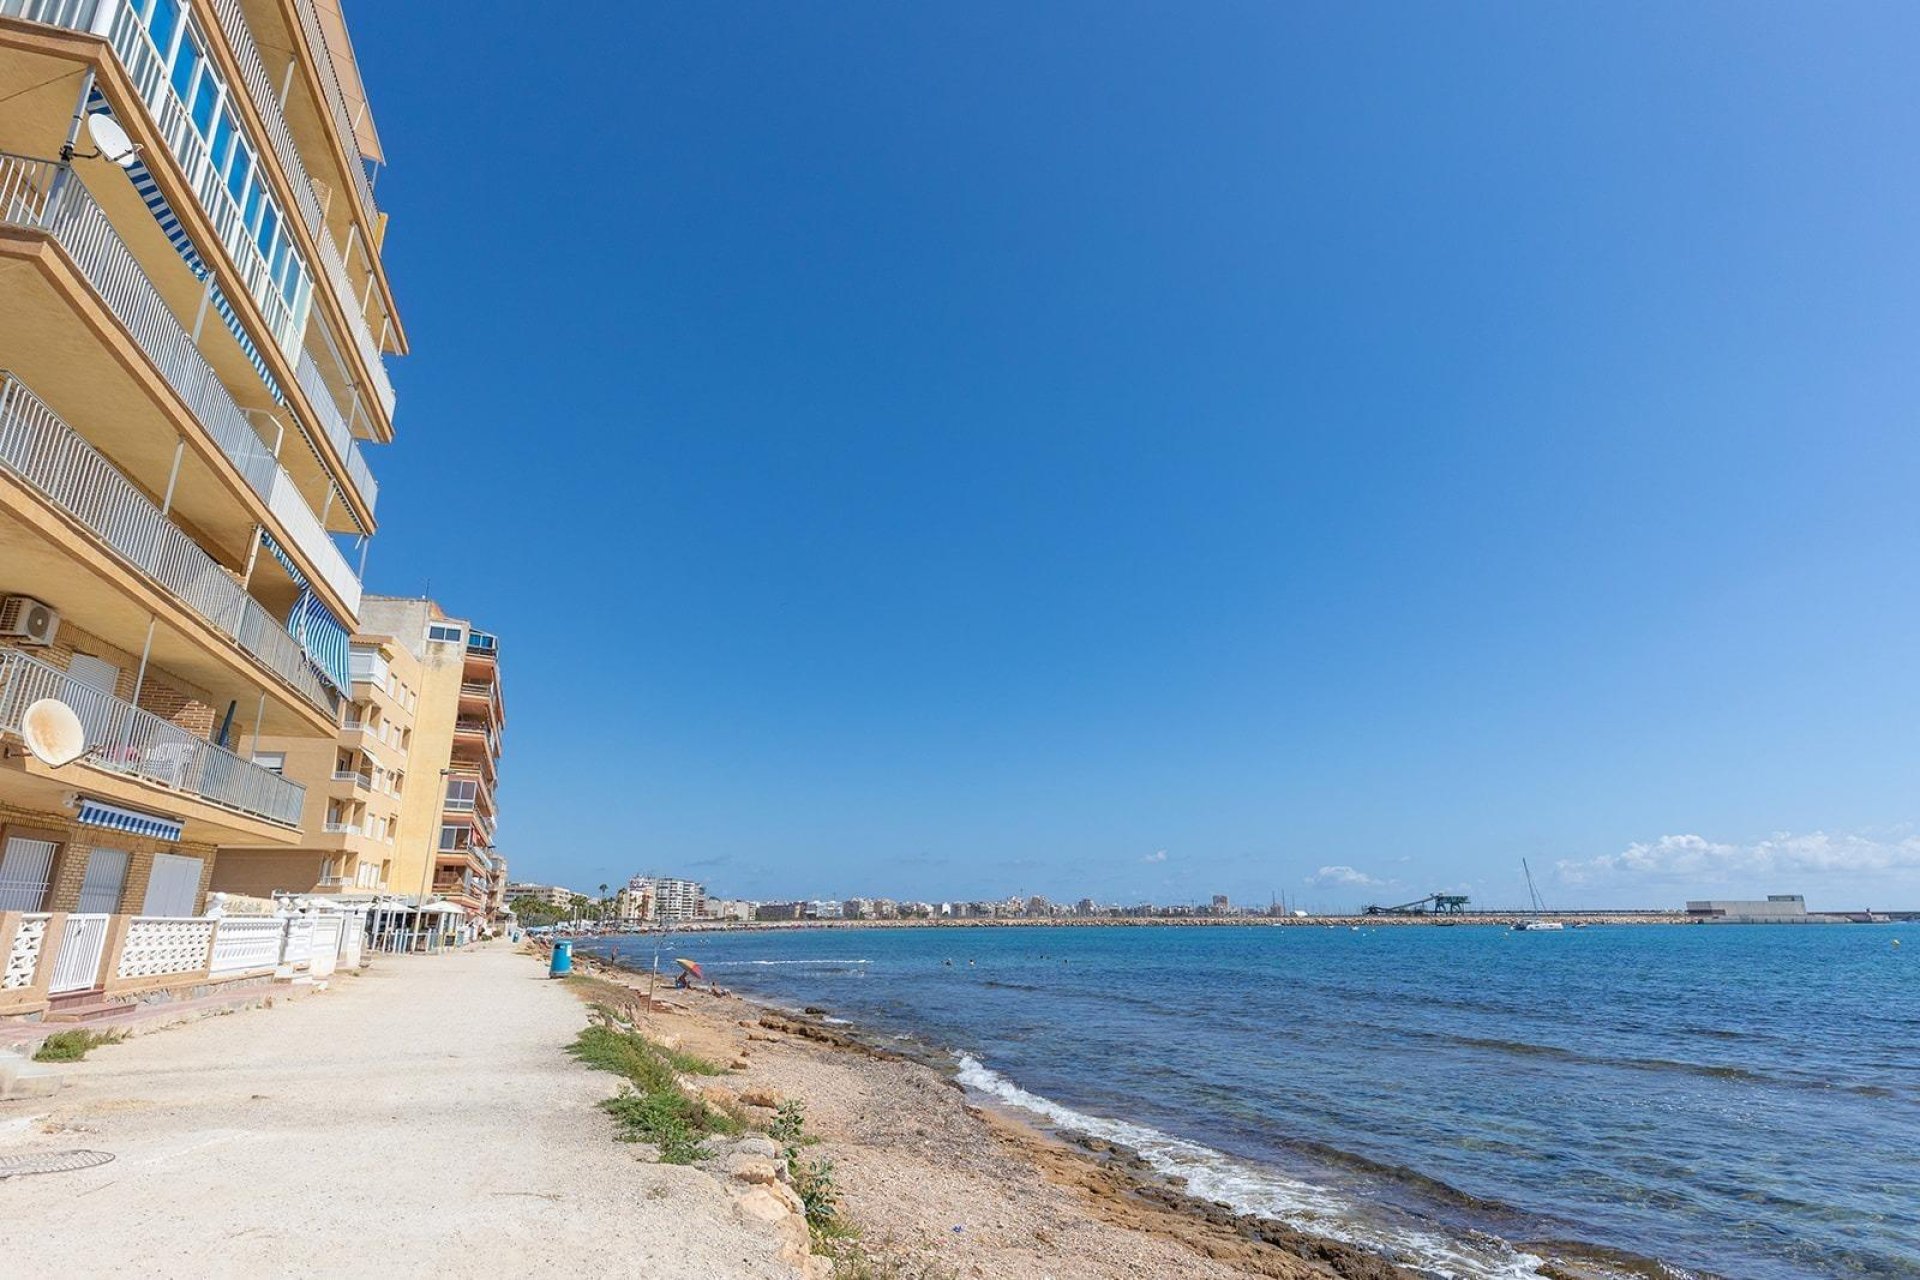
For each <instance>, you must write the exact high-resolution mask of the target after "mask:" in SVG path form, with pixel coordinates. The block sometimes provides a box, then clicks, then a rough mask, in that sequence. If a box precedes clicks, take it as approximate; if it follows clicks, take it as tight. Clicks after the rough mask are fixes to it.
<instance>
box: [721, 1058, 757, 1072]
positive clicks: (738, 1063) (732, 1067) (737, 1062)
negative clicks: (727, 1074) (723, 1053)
mask: <svg viewBox="0 0 1920 1280" xmlns="http://www.w3.org/2000/svg"><path fill="white" fill-rule="evenodd" d="M752 1065H753V1064H752V1063H750V1062H748V1061H747V1060H746V1059H745V1058H735V1059H734V1060H733V1061H732V1062H731V1063H730V1064H728V1066H727V1070H729V1071H745V1070H746V1069H747V1068H748V1067H750V1066H752Z"/></svg>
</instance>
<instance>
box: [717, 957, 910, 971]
mask: <svg viewBox="0 0 1920 1280" xmlns="http://www.w3.org/2000/svg"><path fill="white" fill-rule="evenodd" d="M872 963H873V961H871V960H827V959H822V960H703V961H701V962H700V967H701V968H702V969H760V968H772V967H775V966H779V965H789V964H797V965H810V966H812V967H813V968H816V969H820V968H825V967H827V966H829V965H855V964H872Z"/></svg>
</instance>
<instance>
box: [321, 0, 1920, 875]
mask: <svg viewBox="0 0 1920 1280" xmlns="http://www.w3.org/2000/svg"><path fill="white" fill-rule="evenodd" d="M1124 15H1125V16H1124V20H1118V19H1116V20H1112V21H1107V20H1101V21H1088V20H1087V19H1088V13H1087V11H1084V10H1077V9H1072V8H1066V7H1059V6H1033V5H1024V4H1020V5H1015V4H1008V3H994V2H993V0H984V2H983V3H978V4H968V5H959V6H925V5H918V6H916V5H877V4H871V3H850V4H846V5H838V6H834V7H833V8H832V9H831V10H827V11H821V10H817V9H797V8H792V7H787V6H780V5H772V4H765V3H754V2H751V0H749V2H745V3H740V4H731V5H725V6H712V5H705V6H701V5H694V6H639V7H634V8H630V9H626V10H623V11H622V14H621V21H620V22H618V23H612V24H605V25H604V26H602V27H600V28H596V30H595V32H594V40H595V42H596V47H597V48H598V49H599V50H600V51H601V53H602V54H603V56H605V57H606V58H607V59H609V60H610V61H611V62H612V64H613V65H617V66H619V67H620V68H621V76H620V92H618V93H615V94H602V95H597V96H596V97H595V100H594V103H593V106H592V108H591V109H590V110H586V111H582V110H581V109H580V107H579V105H578V101H577V98H576V97H573V96H569V95H547V96H545V97H541V96H539V95H525V94H514V95H502V94H499V93H497V92H496V91H495V87H496V86H498V85H500V84H507V83H532V82H539V81H541V80H543V79H551V80H553V81H554V82H556V83H560V82H567V81H570V80H571V79H574V78H577V74H578V68H579V33H578V32H577V31H576V30H574V29H573V28H571V27H569V26H568V25H566V24H554V23H523V24H520V25H519V26H518V27H516V29H515V38H514V39H512V40H510V41H503V40H500V39H499V38H498V34H497V30H496V28H495V27H494V26H492V25H490V24H488V23H484V22H475V23H464V24H463V23H448V22H446V21H445V19H444V15H443V14H441V13H440V12H439V11H438V10H436V9H435V8H433V7H432V6H422V5H376V6H361V7H360V8H358V9H356V10H354V12H353V21H354V28H355V43H356V46H357V47H358V49H359V50H360V54H361V57H362V61H363V64H364V70H365V73H366V80H367V83H368V84H369V85H370V86H372V87H373V89H374V91H375V94H376V98H377V101H376V102H375V104H374V105H375V108H376V110H377V112H378V114H379V118H380V120H381V131H382V141H383V144H384V146H385V149H386V151H387V152H388V154H389V155H390V157H391V159H392V167H391V169H389V170H387V171H385V172H383V174H382V175H381V178H380V186H379V194H380V203H381V207H382V209H384V210H386V211H388V212H390V214H391V225H390V229H389V230H388V232H387V235H386V239H385V242H384V245H383V252H384V255H385V257H386V259H387V261H388V262H389V264H390V265H391V268H392V270H393V273H394V276H395V278H396V279H400V280H403V281H404V282H405V283H406V286H407V288H406V294H407V320H408V327H409V330H410V332H411V333H413V334H415V335H418V341H417V343H416V346H415V349H414V350H413V353H412V354H411V355H410V356H409V357H408V358H407V359H406V360H404V361H399V362H396V368H395V371H394V375H393V376H394V380H395V382H396V383H397V384H398V387H399V393H400V401H401V403H402V404H403V405H404V406H405V412H406V415H407V419H406V420H407V423H408V428H407V430H406V431H405V432H403V433H402V434H401V437H400V439H399V440H398V441H397V442H396V443H395V444H394V445H392V446H391V447H390V448H388V449H384V450H382V454H383V457H382V470H381V481H382V487H383V497H382V509H381V516H382V529H381V536H380V538H379V539H378V540H377V541H376V543H375V545H374V548H373V551H372V555H371V559H370V561H369V566H368V575H369V587H370V588H371V589H375V590H379V591H385V592H393V593H398V594H412V593H417V592H420V591H422V590H424V589H425V588H426V587H427V586H428V579H431V588H432V591H433V594H434V595H435V597H436V598H438V599H441V600H442V601H444V602H445V604H446V606H447V607H448V609H449V610H451V611H453V612H455V613H461V614H471V615H472V616H475V617H479V618H484V619H485V625H486V626H487V627H488V628H489V629H491V630H495V631H497V632H498V633H499V634H500V636H501V637H502V641H503V643H504V644H506V645H508V646H510V647H511V651H512V653H513V655H514V662H515V667H514V672H513V682H514V689H513V698H514V707H513V720H512V725H511V728H510V730H509V737H510V739H511V741H510V742H509V743H508V753H509V758H510V759H511V761H512V767H511V769H510V770H509V772H508V775H507V777H506V778H505V779H504V781H503V786H504V787H505V789H506V791H507V792H508V793H509V794H507V795H506V796H504V797H503V813H505V814H507V815H508V818H507V822H506V825H504V826H503V827H502V829H501V832H500V840H499V847H500V849H501V850H502V851H503V852H504V853H506V854H507V856H508V857H509V859H510V861H511V863H512V867H513V873H514V874H515V875H516V876H525V877H532V878H562V879H565V880H567V881H570V882H572V883H580V884H589V885H592V884H598V883H599V882H601V881H603V880H605V881H608V882H617V880H618V879H624V877H625V876H626V875H628V874H631V872H632V870H633V869H634V864H636V863H639V864H655V863H657V864H658V865H660V866H663V867H666V866H677V867H679V868H680V872H681V874H691V875H701V876H708V877H710V878H712V879H713V880H714V881H715V882H724V883H725V884H726V885H727V886H728V887H729V889H730V891H733V892H738V893H743V894H761V895H769V896H770V895H773V894H775V893H785V892H794V893H797V892H809V893H816V892H824V891H827V890H829V889H833V890H836V891H840V890H844V891H851V892H860V891H866V892H885V893H892V894H904V893H915V894H918V893H927V892H933V891H939V892H944V893H950V894H969V895H972V894H986V893H991V892H996V891H999V890H1001V889H1003V888H1006V887H1017V888H1022V889H1025V890H1028V891H1030V892H1039V893H1047V894H1050V895H1055V896H1066V895H1075V896H1077V895H1078V894H1081V893H1085V892H1094V893H1096V894H1099V895H1101V896H1109V897H1114V898H1120V899H1138V898H1140V897H1143V896H1148V897H1156V898H1163V899H1164V898H1170V897H1203V896H1205V895H1208V894H1211V893H1213V892H1216V891H1223V892H1227V893H1230V894H1232V895H1234V896H1235V897H1236V898H1251V897H1254V896H1265V895H1266V894H1267V893H1269V892H1273V891H1277V890H1281V889H1285V890H1286V891H1287V892H1288V893H1289V894H1299V895H1300V896H1301V897H1302V898H1303V900H1306V899H1317V900H1318V901H1320V902H1323V903H1325V904H1326V905H1329V906H1332V905H1336V904H1353V903H1362V902H1365V901H1368V900H1370V899H1372V898H1373V897H1375V896H1376V895H1379V896H1387V895H1398V896H1401V897H1411V896H1413V895H1414V894H1417V893H1423V892H1431V891H1433V890H1439V889H1458V890H1462V891H1465V892H1468V893H1471V894H1472V895H1473V896H1474V897H1475V898H1477V899H1485V900H1489V901H1494V902H1515V901H1519V900H1521V899H1523V898H1524V885H1523V884H1522V882H1521V878H1520V874H1519V867H1520V860H1521V859H1522V858H1523V857H1525V858H1527V859H1529V860H1531V862H1532V864H1533V867H1534V869H1535V874H1536V878H1538V879H1539V880H1540V881H1541V887H1542V892H1543V893H1544V894H1545V895H1546V896H1547V897H1548V898H1549V900H1550V901H1554V902H1565V903H1568V904H1572V905H1578V904H1585V903H1600V904H1604V903H1610V902H1614V901H1627V902H1645V903H1656V902H1669V903H1674V902H1680V901H1684V900H1685V899H1686V898H1688V897H1690V896H1695V895H1725V894H1732V895H1750V894H1763V893H1768V892H1801V893H1805V894H1807V895H1808V896H1809V899H1810V900H1812V901H1815V902H1819V903H1823V904H1831V905H1836V906H1837V905H1848V904H1854V903H1862V902H1866V903H1878V902H1901V901H1907V902H1912V901H1916V900H1920V844H1917V843H1916V840H1915V837H1914V835H1913V831H1914V829H1915V827H1914V824H1915V823H1916V822H1920V788H1916V786H1915V779H1916V777H1920V735H1916V734H1915V733H1914V731H1913V726H1914V724H1916V723H1920V664H1916V663H1915V662H1914V660H1913V655H1912V644H1911V641H1910V637H1911V636H1913V635H1914V634H1916V632H1920V590H1916V589H1915V585H1916V584H1915V566H1916V565H1920V526H1916V523H1915V521H1914V520H1913V518H1912V505H1913V504H1912V488H1913V477H1914V476H1915V475H1916V474H1920V433H1916V432H1915V431H1913V430H1912V427H1911V419H1912V413H1913V406H1914V403H1915V401H1916V398H1920V397H1917V394H1916V393H1917V392H1920V387H1916V385H1915V381H1916V379H1915V373H1914V368H1915V366H1914V361H1913V356H1912V352H1913V347H1914V339H1915V332H1914V328H1915V326H1914V309H1913V299H1914V298H1915V297H1916V296H1920V248H1916V246H1915V243H1914V237H1913V235H1912V228H1913V227H1914V226H1915V225H1920V171H1917V170H1916V169H1915V167H1914V166H1912V165H1910V164H1903V163H1899V162H1898V160H1897V158H1898V157H1902V156H1904V155H1906V154H1907V152H1908V150H1909V149H1910V135H1911V128H1910V125H1911V120H1912V114H1913V113H1912V84H1913V75H1912V68H1911V66H1910V62H1911V59H1910V57H1909V56H1908V52H1909V51H1910V50H1911V49H1913V48H1915V47H1916V46H1920V8H1916V7H1914V6H1878V7H1873V6H1852V7H1840V8H1834V7H1812V6H1800V7H1795V6H1762V7H1755V6H1738V7H1724V6H1722V7H1715V6H1678V7H1675V6H1656V7H1641V8H1634V7H1617V6H1616V7H1609V8H1607V9H1605V10H1604V11H1601V10H1591V9H1589V10H1584V11H1583V10H1580V9H1574V8H1568V7H1566V6H1541V5H1533V6H1527V5H1505V6H1469V7H1457V6H1447V7H1442V6H1433V7H1427V8H1418V7H1416V8H1409V9H1406V10H1404V11H1397V12H1396V13H1395V14H1394V16H1393V19H1392V20H1391V21H1383V20H1382V19H1381V16H1380V15H1379V13H1378V12H1376V11H1372V10H1369V9H1367V8H1365V7H1342V6H1323V7H1318V8H1315V7H1300V6H1285V5H1260V4H1237V3H1228V4H1221V5H1211V6H1206V7H1204V10H1202V11H1196V10H1194V9H1193V8H1192V7H1191V6H1180V5H1159V6H1154V5H1137V6H1124ZM454 121H458V122H459V127H458V129H457V130H453V127H452V124H451V122H454ZM450 130H452V132H450ZM454 133H458V134H459V135H460V136H462V137H467V138H485V139H487V150H488V156H489V165H488V166H487V167H485V168H480V167H476V166H474V165H473V164H472V157H471V154H470V149H469V148H465V147H463V146H460V145H455V144H450V143H449V141H448V139H449V138H450V137H452V136H454ZM499 172H520V173H526V174H537V175H540V182H541V184H542V185H543V187H544V188H545V190H546V196H545V198H543V200H542V201H541V202H540V206H539V207H540V208H541V210H542V213H541V215H540V217H539V219H537V222H538V226H537V228H536V231H535V234H534V236H533V239H532V240H531V242H528V247H527V249H526V251H528V252H531V253H533V254H535V255H536V256H535V260H534V262H533V264H532V265H530V266H527V267H525V268H524V269H519V268H511V267H505V266H503V267H501V268H499V269H492V268H488V269H487V270H486V273H485V274H486V291H485V294H486V296H485V303H484V305H481V304H480V303H479V302H478V298H479V294H478V292H477V291H476V278H475V274H474V273H475V270H476V264H477V263H478V264H489V263H494V262H499V261H501V254H502V253H503V252H505V251H506V247H507V245H508V243H509V241H511V242H512V243H513V244H514V245H515V246H519V245H520V244H521V241H519V240H516V239H514V238H513V236H512V234H511V231H510V228H511V226H512V225H513V223H512V220H511V219H510V218H509V219H506V220H503V218H502V206H501V203H500V201H499V200H498V198H497V192H496V191H495V188H494V185H493V184H492V182H491V179H490V178H489V174H490V173H499ZM449 448H457V449H459V450H462V451H464V452H463V454H462V456H463V457H468V458H471V460H472V465H470V466H467V467H463V468H461V469H460V470H459V473H458V492H459V495H460V503H459V506H458V508H457V509H456V508H449V507H447V506H446V505H445V504H444V503H438V502H435V501H431V500H429V495H433V496H444V495H445V494H446V493H447V492H448V484H449V479H450V475H451V473H450V470H449V464H448V460H447V459H448V456H449V455H448V452H447V450H448V449H449ZM482 522H484V525H485V528H486V529H487V533H486V534H485V535H484V538H481V535H479V534H478V533H477V532H472V531H474V530H477V529H478V528H479V527H480V526H481V524H482ZM456 531H460V532H461V533H462V536H465V537H471V538H475V539H479V540H481V541H484V547H485V554H474V555H471V556H464V557H460V556H454V557H450V556H448V555H446V554H445V548H446V547H447V545H448V539H449V537H450V536H452V535H453V534H454V533H455V532H456ZM475 545H476V547H477V546H478V545H479V541H476V542H475ZM1783 833H1784V834H1783ZM1160 851H1164V859H1161V860H1156V858H1157V855H1159V854H1160ZM1563 864H1565V865H1564V866H1563Z"/></svg>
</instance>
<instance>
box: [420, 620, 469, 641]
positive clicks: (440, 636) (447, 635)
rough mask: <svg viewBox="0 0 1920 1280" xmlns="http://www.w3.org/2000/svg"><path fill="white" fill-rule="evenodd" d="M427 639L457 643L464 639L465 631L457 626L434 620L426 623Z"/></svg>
mask: <svg viewBox="0 0 1920 1280" xmlns="http://www.w3.org/2000/svg"><path fill="white" fill-rule="evenodd" d="M427 639H428V641H429V642H442V641H444V642H445V643H447V644H459V643H460V642H461V640H463V639H465V633H464V632H463V631H462V630H461V629H460V628H459V627H452V626H447V625H445V624H443V623H438V622H434V623H429V624H428V625H427Z"/></svg>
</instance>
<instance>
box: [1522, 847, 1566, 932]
mask: <svg viewBox="0 0 1920 1280" xmlns="http://www.w3.org/2000/svg"><path fill="white" fill-rule="evenodd" d="M1520 869H1521V870H1522V871H1524V872H1526V874H1527V900H1528V901H1529V902H1531V903H1532V904H1533V909H1534V911H1535V912H1536V913H1539V912H1543V911H1545V910H1546V909H1547V904H1546V903H1544V902H1542V901H1540V891H1539V890H1537V889H1535V888H1534V887H1533V868H1532V867H1529V866H1528V865H1527V860H1526V859H1525V858H1522V859H1520ZM1566 927H1567V926H1565V925H1564V924H1561V923H1560V922H1559V921H1558V920H1540V919H1533V920H1515V921H1514V922H1513V931H1514V932H1515V933H1559V932H1560V931H1561V930H1562V929H1564V928H1566Z"/></svg>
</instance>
